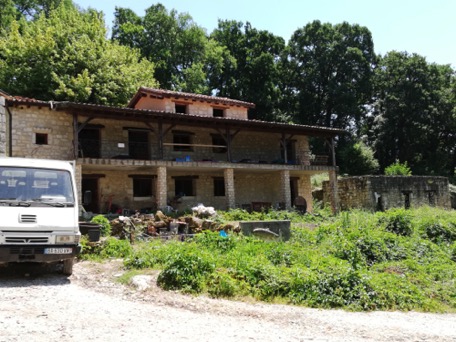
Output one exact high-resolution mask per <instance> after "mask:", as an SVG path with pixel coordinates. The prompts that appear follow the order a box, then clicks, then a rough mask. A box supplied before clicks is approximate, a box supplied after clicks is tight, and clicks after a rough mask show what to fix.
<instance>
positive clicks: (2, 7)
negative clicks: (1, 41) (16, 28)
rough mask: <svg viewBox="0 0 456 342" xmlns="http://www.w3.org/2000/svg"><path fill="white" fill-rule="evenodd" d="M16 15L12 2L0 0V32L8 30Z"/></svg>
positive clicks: (11, 0)
mask: <svg viewBox="0 0 456 342" xmlns="http://www.w3.org/2000/svg"><path fill="white" fill-rule="evenodd" d="M16 15H17V11H16V8H15V6H14V1H13V0H0V31H1V30H2V29H6V28H8V27H9V26H10V25H11V23H12V22H13V21H14V19H15V18H16Z"/></svg>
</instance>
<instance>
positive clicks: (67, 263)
mask: <svg viewBox="0 0 456 342" xmlns="http://www.w3.org/2000/svg"><path fill="white" fill-rule="evenodd" d="M73 264H74V258H73V259H66V260H63V270H62V273H63V274H64V275H67V276H70V275H72V274H73Z"/></svg>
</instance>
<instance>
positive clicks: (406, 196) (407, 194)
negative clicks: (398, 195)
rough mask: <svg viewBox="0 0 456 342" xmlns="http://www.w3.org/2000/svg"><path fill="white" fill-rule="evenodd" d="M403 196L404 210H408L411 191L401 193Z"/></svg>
mask: <svg viewBox="0 0 456 342" xmlns="http://www.w3.org/2000/svg"><path fill="white" fill-rule="evenodd" d="M402 193H403V194H404V208H405V209H410V199H411V194H412V192H411V191H403V192H402Z"/></svg>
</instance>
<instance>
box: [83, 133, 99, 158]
mask: <svg viewBox="0 0 456 342" xmlns="http://www.w3.org/2000/svg"><path fill="white" fill-rule="evenodd" d="M78 139H79V157H80V158H100V157H101V152H100V150H101V139H100V130H99V129H98V128H93V129H92V128H84V129H83V130H82V131H81V132H79V135H78Z"/></svg>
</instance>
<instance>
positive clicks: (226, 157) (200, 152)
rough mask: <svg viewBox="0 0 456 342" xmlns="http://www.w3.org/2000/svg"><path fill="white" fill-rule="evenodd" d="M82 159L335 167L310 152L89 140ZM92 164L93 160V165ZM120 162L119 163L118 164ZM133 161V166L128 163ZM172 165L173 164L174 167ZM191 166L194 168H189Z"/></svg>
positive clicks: (122, 162) (326, 158)
mask: <svg viewBox="0 0 456 342" xmlns="http://www.w3.org/2000/svg"><path fill="white" fill-rule="evenodd" d="M78 156H79V158H80V159H83V160H85V163H90V164H93V163H98V162H96V161H95V160H97V159H100V160H104V161H105V162H104V163H106V160H110V162H109V164H112V165H117V164H118V165H126V164H132V165H138V161H147V162H148V163H145V164H146V165H177V166H178V165H182V166H185V165H186V166H194V167H211V166H212V167H221V165H222V164H223V165H224V166H223V167H227V166H226V164H231V165H234V164H235V165H237V166H235V167H237V168H252V167H255V168H264V169H270V168H274V169H275V168H280V169H283V168H284V166H287V167H285V168H290V169H296V168H298V169H310V170H316V169H318V168H321V169H326V168H328V167H331V165H330V158H329V156H328V155H313V154H311V152H310V151H296V153H294V158H287V160H285V159H284V158H283V156H282V153H281V151H280V150H279V148H277V149H276V150H274V149H270V150H267V151H264V150H260V149H256V148H255V147H254V146H252V147H248V148H247V147H243V148H240V147H233V148H232V149H231V151H230V152H229V151H228V149H227V147H226V146H223V145H203V144H175V143H163V146H162V148H161V149H160V147H159V146H158V144H151V143H140V142H130V143H123V142H122V143H119V142H115V141H110V140H101V141H100V140H93V141H92V140H87V139H85V140H84V141H81V142H80V144H79V153H78ZM89 160H91V161H90V162H89ZM116 161H117V162H116ZM127 161H129V162H127ZM171 163H172V164H171ZM189 163H191V164H189Z"/></svg>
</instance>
